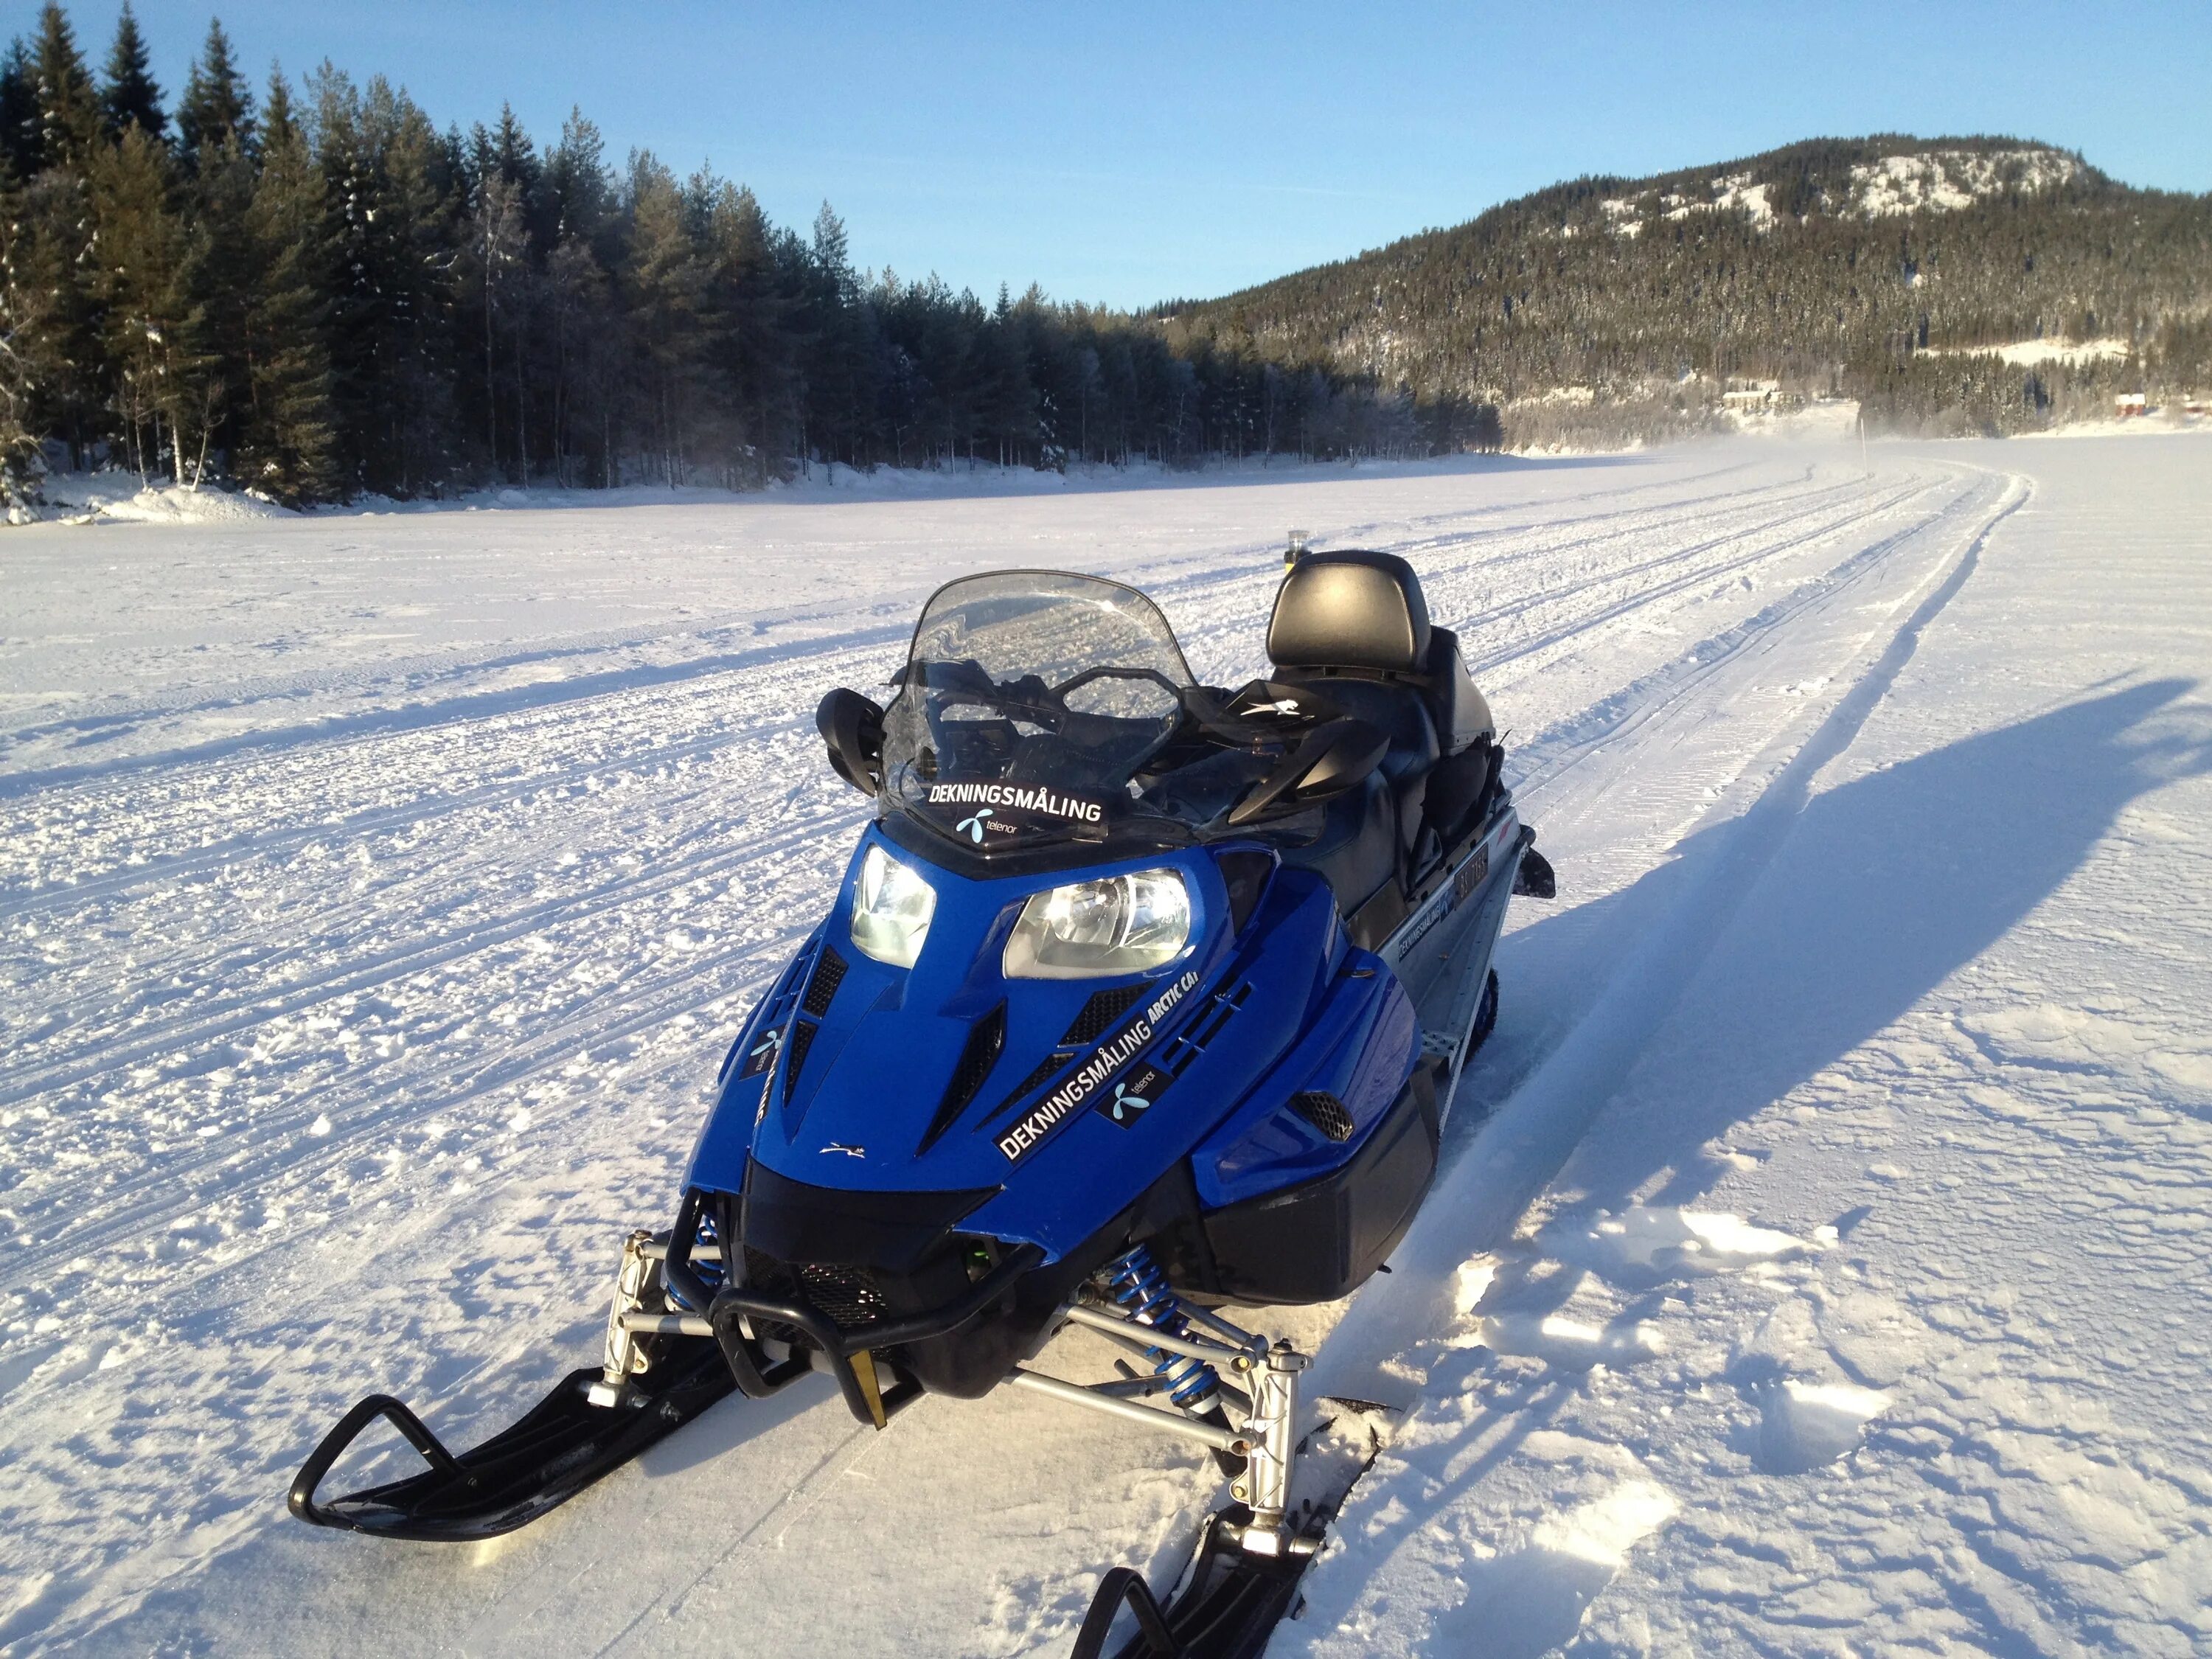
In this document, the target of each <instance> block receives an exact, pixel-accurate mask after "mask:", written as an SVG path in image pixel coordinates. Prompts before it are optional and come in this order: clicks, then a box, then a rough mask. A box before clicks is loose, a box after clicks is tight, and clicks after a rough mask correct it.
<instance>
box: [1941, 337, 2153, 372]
mask: <svg viewBox="0 0 2212 1659" xmlns="http://www.w3.org/2000/svg"><path fill="white" fill-rule="evenodd" d="M2134 351H2135V348H2134V347H2133V346H2131V345H2130V344H2129V343H2127V342H2126V341H2125V340H2123V339H2119V338H2118V337H2114V336H2110V335H2107V336H2105V337H2101V338H2099V339H2094V340H2059V339H2049V340H2015V341H2012V342H2010V343H2008V344H2005V345H1973V346H1929V347H1927V348H1926V349H1925V350H1924V353H1923V355H1924V356H1930V357H1990V356H1994V357H2001V358H2002V359H2003V360H2004V361H2005V362H2008V363H2010V364H2011V365H2012V366H2013V367H2014V368H2034V367H2035V366H2036V365H2037V364H2038V363H2057V364H2060V365H2061V366H2063V367H2064V368H2079V367H2080V366H2081V364H2083V363H2094V362H2103V361H2105V360H2106V358H2124V357H2128V356H2132V355H2133V353H2134Z"/></svg>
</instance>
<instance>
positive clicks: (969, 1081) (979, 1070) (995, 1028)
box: [915, 1002, 1006, 1152]
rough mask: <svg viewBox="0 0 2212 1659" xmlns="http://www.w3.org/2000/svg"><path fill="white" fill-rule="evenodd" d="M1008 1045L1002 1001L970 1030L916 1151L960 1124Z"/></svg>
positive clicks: (925, 1150) (925, 1148) (927, 1147)
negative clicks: (969, 1105)
mask: <svg viewBox="0 0 2212 1659" xmlns="http://www.w3.org/2000/svg"><path fill="white" fill-rule="evenodd" d="M1005 1047H1006V1004H1005V1003H1003V1002H1002V1003H1000V1005H999V1006H997V1007H995V1008H994V1009H992V1010H991V1012H989V1013H987V1014H986V1015H984V1016H983V1018H981V1019H979V1020H977V1021H976V1022H975V1026H974V1028H973V1029H972V1030H969V1033H968V1044H967V1046H966V1047H965V1048H963V1049H961V1051H960V1063H959V1064H958V1065H957V1066H954V1067H953V1068H952V1080H951V1082H950V1083H948V1084H946V1085H945V1098H944V1099H942V1100H940V1101H939V1102H938V1103H937V1115H935V1116H934V1117H933V1118H931V1119H930V1120H929V1127H928V1128H927V1129H925V1130H923V1131H922V1135H921V1146H919V1147H918V1148H916V1149H915V1150H916V1151H917V1152H927V1151H928V1150H929V1149H930V1148H931V1147H932V1146H935V1145H936V1144H937V1139H938V1137H939V1135H941V1134H943V1133H945V1131H946V1130H947V1129H949V1128H951V1127H952V1126H953V1125H954V1124H955V1123H957V1122H958V1121H960V1114H961V1113H963V1112H964V1111H966V1110H967V1109H968V1103H969V1102H970V1101H971V1100H973V1099H975V1091H977V1090H979V1089H981V1087H982V1086H983V1079H986V1078H987V1077H989V1076H990V1075H991V1068H992V1067H993V1066H995V1065H997V1064H998V1063H999V1051H1000V1049H1002V1048H1005Z"/></svg>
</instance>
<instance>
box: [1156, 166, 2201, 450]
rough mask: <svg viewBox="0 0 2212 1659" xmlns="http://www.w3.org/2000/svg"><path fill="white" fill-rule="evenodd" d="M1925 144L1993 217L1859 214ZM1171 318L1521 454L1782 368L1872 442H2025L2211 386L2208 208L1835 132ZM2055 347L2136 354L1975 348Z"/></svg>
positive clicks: (1663, 418) (1184, 339)
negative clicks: (2009, 436) (2082, 357)
mask: <svg viewBox="0 0 2212 1659" xmlns="http://www.w3.org/2000/svg"><path fill="white" fill-rule="evenodd" d="M1930 156H1940V157H1948V158H1964V159H1963V166H1961V165H1960V162H1959V161H1955V160H1954V162H1953V166H1954V169H1956V170H1959V171H1962V172H1966V171H1971V172H1972V173H1973V176H1974V177H1975V178H1976V179H1978V181H1979V183H1980V188H1979V189H1978V190H1977V191H1975V192H1974V193H1973V199H1972V202H1971V204H1967V205H1957V204H1945V203H1943V202H1942V201H1940V200H1929V202H1928V203H1927V204H1926V205H1924V206H1922V207H1918V208H1917V209H1916V210H1912V211H1909V212H1899V213H1893V214H1869V212H1867V211H1865V210H1864V209H1865V197H1864V190H1865V183H1864V179H1865V174H1866V173H1869V172H1870V173H1875V174H1876V175H1881V174H1884V173H1893V168H1892V166H1891V158H1896V157H1922V158H1925V157H1930ZM1855 168H1857V169H1862V170H1863V172H1862V173H1860V174H1859V175H1858V176H1857V177H1855V175H1854V171H1853V170H1854V169H1855ZM1961 193H1963V192H1961ZM1754 203H1755V204H1757V205H1755V206H1754V205H1753V204H1754ZM1161 314H1162V317H1163V320H1164V321H1165V322H1167V324H1168V325H1169V330H1170V333H1169V337H1170V340H1171V341H1172V342H1173V343H1175V344H1176V346H1177V348H1178V349H1182V350H1197V349H1206V348H1211V349H1215V350H1220V351H1226V352H1230V353H1232V354H1235V355H1238V356H1243V355H1247V354H1252V355H1257V356H1262V357H1274V358H1278V359H1279V360H1282V361H1301V362H1303V361H1313V360H1316V359H1318V360H1320V361H1323V362H1328V363H1329V364H1331V365H1332V366H1334V368H1336V369H1337V370H1338V371H1339V372H1340V373H1345V374H1358V375H1363V376H1367V377H1370V378H1373V379H1376V380H1382V381H1384V382H1387V383H1390V384H1395V385H1403V386H1406V387H1407V388H1408V389H1409V390H1410V391H1411V392H1413V394H1414V395H1415V396H1417V397H1421V398H1439V397H1448V398H1465V399H1474V400H1480V401H1484V402H1492V403H1496V404H1499V405H1501V406H1502V407H1503V408H1504V419H1505V422H1506V424H1507V425H1508V426H1509V427H1510V428H1512V430H1513V433H1514V437H1515V441H1516V443H1522V442H1544V441H1565V442H1582V443H1608V442H1618V441H1623V440H1627V439H1638V438H1641V439H1655V438H1659V437H1664V436H1667V435H1671V434H1673V433H1675V432H1679V431H1683V430H1688V429H1692V428H1696V427H1698V426H1700V425H1704V424H1707V423H1709V422H1711V421H1712V420H1713V419H1714V418H1715V416H1716V409H1715V405H1716V404H1717V399H1718V398H1719V396H1720V395H1721V393H1722V392H1723V391H1724V390H1725V389H1726V388H1728V387H1729V386H1741V385H1744V384H1746V383H1747V382H1754V381H1760V380H1774V381H1779V382H1780V383H1781V387H1782V389H1783V390H1784V392H1786V393H1789V394H1792V395H1796V396H1811V397H1819V396H1827V395H1840V396H1844V397H1850V398H1857V399H1858V400H1859V401H1860V403H1861V405H1862V407H1863V409H1864V410H1865V411H1866V414H1867V416H1868V421H1869V426H1870V427H1872V428H1874V429H1875V430H1877V431H1879V430H1883V429H1891V430H1905V431H1913V432H1923V431H1925V432H1942V433H1954V432H1955V433H1965V432H1976V431H1979V432H1989V433H2004V432H2015V431H2022V430H2027V429H2032V428H2039V427H2045V426H2048V425H2051V424H2054V423H2057V422H2062V421H2067V420H2075V419H2081V418H2084V417H2087V416H2098V415H2102V416H2110V415H2111V414H2112V394H2113V393H2115V392H2146V393H2148V395H2149V396H2150V397H2151V398H2152V400H2153V401H2154V402H2157V401H2160V400H2161V399H2172V398H2180V397H2182V396H2185V395H2187V394H2190V393H2192V392H2193V393H2196V394H2197V395H2200V396H2201V395H2203V394H2205V393H2208V392H2212V197H2208V196H2191V195H2186V194H2177V193H2169V192H2161V191H2146V190H2136V189H2132V188H2130V187H2128V186H2126V185H2121V184H2118V183H2117V182H2115V181H2114V180H2112V179H2109V178H2107V177H2106V176H2105V175H2104V174H2102V173H2099V172H2097V171H2096V169H2094V168H2093V167H2088V166H2087V165H2086V164H2084V163H2083V162H2082V161H2081V158H2079V157H2078V156H2072V155H2065V154H2064V153H2063V152H2060V151H2057V150H2053V149H2049V148H2048V147H2046V146H2042V145H2037V144H2029V143H2021V141H2018V140H2014V139H1991V138H1941V139H1925V140H1923V139H1918V138H1912V137H1903V136H1877V137H1870V138H1865V139H1857V140H1816V141H1811V142H1808V143H1800V144H1794V145H1791V146H1789V147H1788V148H1786V149H1778V150H1773V151H1770V152H1767V153H1766V154H1764V155H1755V156H1750V157H1747V158H1745V159H1743V160H1741V161H1729V162H1725V163H1723V164H1721V165H1719V166H1716V167H1700V168H1694V169H1685V170H1683V171H1680V172H1678V173H1668V174H1664V175H1661V176H1659V177H1656V178H1650V179H1620V178H1589V179H1577V180H1574V181H1572V182H1571V183H1568V184H1564V185H1556V186H1554V187H1553V188H1552V189H1549V190H1546V191H1538V192H1537V193H1535V194H1534V195H1531V196H1528V197H1522V198H1521V199H1519V200H1517V201H1514V202H1509V203H1506V204H1504V205H1503V206H1500V207H1498V208H1495V209H1493V210H1491V211H1490V212H1487V213H1486V214H1484V215H1482V216H1480V218H1478V219H1475V220H1474V221H1473V222H1470V223H1468V224H1464V225H1461V226H1459V227H1457V228H1453V229H1448V230H1435V231H1428V232H1425V233H1424V234H1420V235H1419V236H1413V237H1409V238H1407V239H1406V240H1403V241H1400V242H1396V243H1394V244H1392V245H1391V246H1388V247H1385V248H1382V249H1379V250H1376V251H1374V252H1368V253H1364V254H1362V255H1360V256H1359V257H1358V258H1353V259H1346V260H1342V261H1339V262H1337V263H1335V264H1327V265H1320V266H1316V267H1315V268H1313V269H1311V270H1304V271H1300V272H1297V273H1296V274H1295V275H1292V276H1284V277H1281V278H1279V279H1278V280H1276V281H1274V282H1271V283H1265V284H1262V285H1261V286H1260V287H1258V288H1255V289H1248V290H1246V291H1244V292H1243V293H1240V294H1235V295H1230V296H1228V297H1226V298H1225V299H1220V300H1215V301H1205V302H1200V303H1194V304H1182V305H1176V306H1171V307H1164V308H1163V311H1162V313H1161ZM2054 338H2057V339H2070V340H2074V341H2088V340H2098V339H2104V340H2118V341H2119V342H2121V343H2122V344H2123V346H2124V353H2123V355H2120V356H2112V357H2106V358H2104V359H2102V360H2100V361H2096V362H2077V363H2076V364H2075V365H2074V366H2073V367H2070V368H2069V367H2063V366H2059V365H2057V364H2051V363H2043V364H2032V365H2024V366H2023V365H2014V364H2009V363H2007V362H2004V361H2002V359H2000V358H1998V357H1996V356H1994V355H1978V354H1977V353H1976V352H1975V351H1974V350H1973V348H1977V347H1995V346H1997V345H2002V344H2005V343H2015V342H2021V341H2033V340H2047V339H2054ZM1568 390H1571V392H1572V393H1573V395H1571V396H1562V395H1561V394H1562V392H1563V391H1568Z"/></svg>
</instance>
